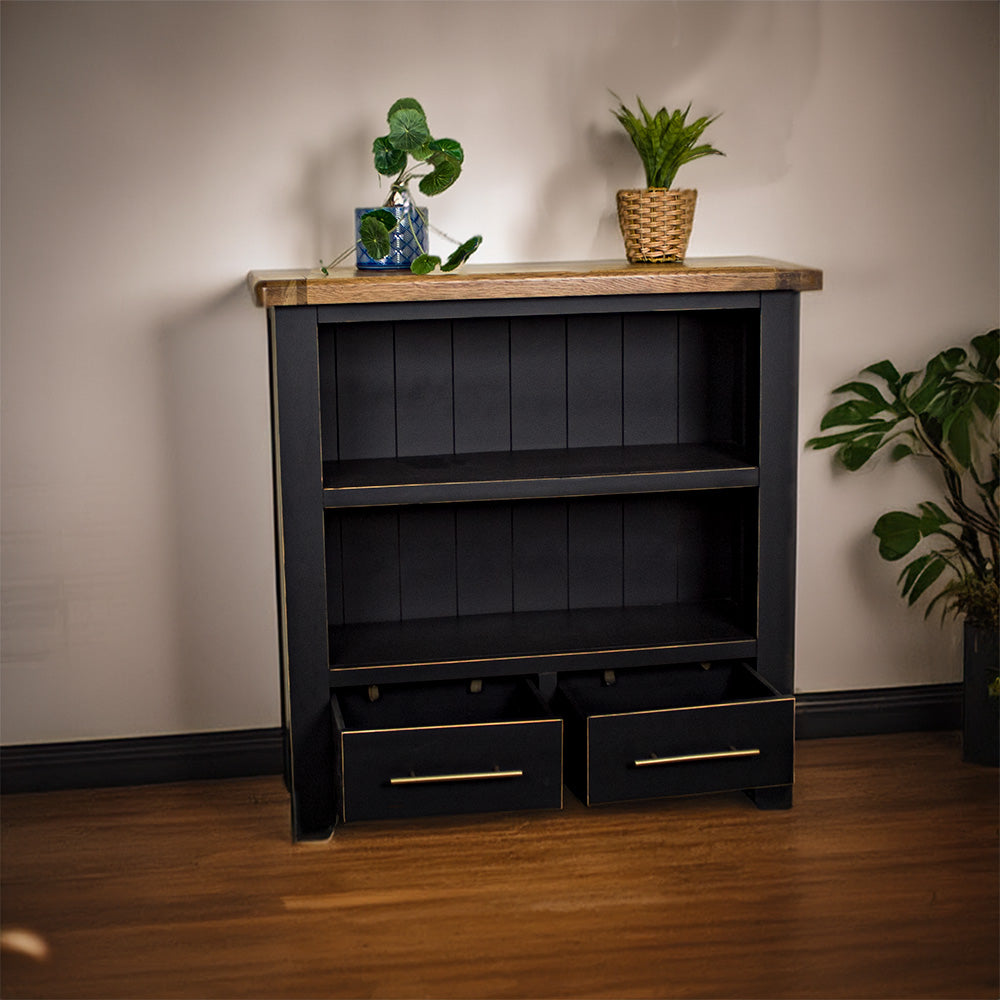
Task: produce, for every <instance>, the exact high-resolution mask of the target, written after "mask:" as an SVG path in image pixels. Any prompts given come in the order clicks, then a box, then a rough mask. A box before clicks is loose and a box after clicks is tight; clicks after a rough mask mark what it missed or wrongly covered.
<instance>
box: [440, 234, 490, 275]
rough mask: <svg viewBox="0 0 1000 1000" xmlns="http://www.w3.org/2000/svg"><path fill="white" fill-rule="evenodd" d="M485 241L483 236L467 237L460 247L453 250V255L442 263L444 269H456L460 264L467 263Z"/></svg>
mask: <svg viewBox="0 0 1000 1000" xmlns="http://www.w3.org/2000/svg"><path fill="white" fill-rule="evenodd" d="M482 242H483V238H482V236H473V237H471V238H470V239H467V240H466V241H465V242H464V243H463V244H462V245H461V246H460V247H458V249H456V250H455V251H453V253H452V254H451V256H450V257H449V258H448V260H447V261H445V263H444V264H442V265H441V270H442V271H454V270H455V268H456V267H458V266H459V264H463V263H465V261H467V260H468V259H469V258H470V257H471V256H472V255H473V254H474V253H475V252H476V251H477V250H478V249H479V245H480V244H481V243H482Z"/></svg>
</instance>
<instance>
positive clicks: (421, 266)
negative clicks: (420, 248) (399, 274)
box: [410, 253, 441, 274]
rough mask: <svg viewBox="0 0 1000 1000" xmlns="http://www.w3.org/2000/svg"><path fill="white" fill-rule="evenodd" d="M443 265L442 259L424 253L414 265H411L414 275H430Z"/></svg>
mask: <svg viewBox="0 0 1000 1000" xmlns="http://www.w3.org/2000/svg"><path fill="white" fill-rule="evenodd" d="M440 263H441V258H440V257H434V256H432V255H431V254H429V253H422V254H421V255H420V256H419V257H418V258H417V259H416V260H415V261H413V263H411V264H410V270H411V271H412V272H413V273H414V274H430V273H431V271H433V270H434V268H436V267H438V266H439V265H440Z"/></svg>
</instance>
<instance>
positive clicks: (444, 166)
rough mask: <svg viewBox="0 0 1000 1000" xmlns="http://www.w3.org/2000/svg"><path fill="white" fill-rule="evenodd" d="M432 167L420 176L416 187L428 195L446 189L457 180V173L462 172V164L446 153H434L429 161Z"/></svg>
mask: <svg viewBox="0 0 1000 1000" xmlns="http://www.w3.org/2000/svg"><path fill="white" fill-rule="evenodd" d="M429 162H430V163H431V164H433V166H434V169H433V170H432V171H431V172H430V173H429V174H425V175H424V176H423V177H421V178H420V184H419V185H418V187H419V188H420V190H421V191H422V192H423V193H424V194H426V195H428V196H430V195H435V194H440V193H441V192H442V191H447V190H448V188H450V187H451V186H452V184H454V183H455V181H457V180H458V175H459V174H460V173H461V172H462V165H461V163H459V161H458V160H456V159H455V158H454V157H453V156H449V155H448V154H447V153H435V154H434V155H433V156H432V157H431V158H430V161H429Z"/></svg>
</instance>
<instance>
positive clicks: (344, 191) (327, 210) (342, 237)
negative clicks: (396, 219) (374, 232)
mask: <svg viewBox="0 0 1000 1000" xmlns="http://www.w3.org/2000/svg"><path fill="white" fill-rule="evenodd" d="M380 124H381V122H380V121H379V120H377V119H376V120H374V121H373V122H372V123H371V126H370V127H369V128H367V129H365V128H363V127H362V126H361V125H360V124H359V125H358V126H356V127H355V128H353V129H352V130H351V131H350V132H349V133H346V134H341V135H337V136H334V137H332V138H331V139H330V141H329V143H328V144H326V145H325V146H323V147H322V148H316V149H312V150H310V151H308V152H307V153H305V154H304V155H303V156H302V162H303V164H304V166H303V169H302V174H301V178H300V181H299V184H298V186H297V187H296V188H295V190H294V191H293V192H292V194H291V197H290V199H289V201H288V203H287V205H286V206H285V209H286V210H287V211H288V213H289V214H290V216H291V217H292V218H295V219H298V220H299V222H300V229H301V232H302V233H303V234H305V235H304V237H303V240H302V245H301V251H300V252H301V256H302V259H303V260H304V261H306V262H307V265H308V266H309V267H311V268H314V267H318V266H319V261H320V260H323V261H324V262H329V261H331V260H332V259H334V258H335V257H338V256H339V255H340V254H341V253H343V251H344V250H346V249H347V248H348V247H350V246H352V245H353V242H354V209H355V207H362V206H365V205H380V204H381V203H382V202H383V201H384V200H385V198H386V197H387V195H388V193H389V188H388V179H387V178H379V175H378V174H376V172H375V169H374V167H373V166H372V162H371V146H372V142H373V140H374V139H375V136H376V135H377V134H378V132H377V129H378V128H379V126H380ZM386 128H388V126H386ZM380 180H381V186H380V185H379V181H380ZM346 263H353V260H349V261H347V262H346Z"/></svg>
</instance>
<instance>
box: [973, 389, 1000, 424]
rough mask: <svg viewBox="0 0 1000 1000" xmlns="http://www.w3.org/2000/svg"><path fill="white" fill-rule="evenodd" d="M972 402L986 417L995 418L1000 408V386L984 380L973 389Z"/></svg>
mask: <svg viewBox="0 0 1000 1000" xmlns="http://www.w3.org/2000/svg"><path fill="white" fill-rule="evenodd" d="M972 402H973V404H974V405H975V407H976V409H978V410H979V412H980V413H982V414H983V416H984V417H986V419H987V420H993V419H994V418H995V417H996V415H997V410H998V409H1000V386H998V385H996V384H993V383H988V382H982V383H980V384H979V385H977V386H976V387H975V389H973V392H972Z"/></svg>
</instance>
